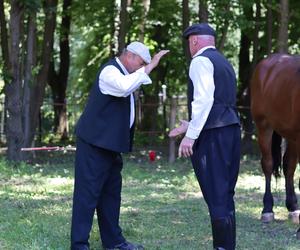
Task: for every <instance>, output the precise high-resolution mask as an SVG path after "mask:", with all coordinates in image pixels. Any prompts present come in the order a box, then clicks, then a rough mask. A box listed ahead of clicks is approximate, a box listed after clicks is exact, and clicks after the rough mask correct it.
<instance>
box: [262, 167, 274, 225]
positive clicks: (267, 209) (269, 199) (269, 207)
mask: <svg viewBox="0 0 300 250" xmlns="http://www.w3.org/2000/svg"><path fill="white" fill-rule="evenodd" d="M262 164H263V163H262ZM265 168H266V167H263V169H265ZM271 168H272V167H271ZM264 174H265V181H266V183H265V184H266V186H265V194H264V199H263V204H264V208H263V211H262V214H261V221H262V222H271V221H273V220H274V212H273V205H274V201H273V195H272V193H271V175H272V171H271V173H269V171H264Z"/></svg>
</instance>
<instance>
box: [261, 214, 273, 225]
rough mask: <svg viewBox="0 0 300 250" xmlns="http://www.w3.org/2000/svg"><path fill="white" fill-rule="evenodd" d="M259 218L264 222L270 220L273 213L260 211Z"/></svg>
mask: <svg viewBox="0 0 300 250" xmlns="http://www.w3.org/2000/svg"><path fill="white" fill-rule="evenodd" d="M260 220H261V221H262V222H264V223H268V222H272V221H273V220H274V213H262V214H261V217H260Z"/></svg>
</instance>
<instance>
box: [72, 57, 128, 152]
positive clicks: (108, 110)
mask: <svg viewBox="0 0 300 250" xmlns="http://www.w3.org/2000/svg"><path fill="white" fill-rule="evenodd" d="M108 65H114V66H115V67H117V68H118V69H119V70H120V72H121V73H122V74H124V72H123V71H122V69H121V67H120V66H119V65H118V63H117V61H116V60H115V59H112V60H110V61H109V62H108V63H106V64H105V65H103V66H102V67H101V68H100V70H99V72H98V74H97V77H96V80H95V83H94V84H93V86H92V89H91V91H90V95H89V98H88V101H87V104H86V107H85V109H84V111H83V113H82V115H81V117H80V118H79V120H78V123H77V125H76V135H77V136H78V137H80V138H81V139H82V140H84V141H85V142H87V143H89V144H92V145H95V146H97V147H101V148H104V149H108V150H112V151H115V152H129V151H131V147H132V139H133V130H134V128H133V127H134V126H132V129H130V127H129V121H130V96H128V97H115V96H111V95H105V94H102V92H101V91H100V88H99V76H100V73H101V71H102V70H103V69H104V67H107V66H108Z"/></svg>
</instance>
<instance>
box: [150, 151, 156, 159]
mask: <svg viewBox="0 0 300 250" xmlns="http://www.w3.org/2000/svg"><path fill="white" fill-rule="evenodd" d="M155 157H156V153H155V151H152V150H151V151H149V160H150V161H155Z"/></svg>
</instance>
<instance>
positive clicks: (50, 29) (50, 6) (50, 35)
mask: <svg viewBox="0 0 300 250" xmlns="http://www.w3.org/2000/svg"><path fill="white" fill-rule="evenodd" d="M56 8H57V0H46V1H45V6H44V11H45V16H46V18H45V26H44V35H43V44H42V53H41V61H40V62H39V64H40V65H41V69H40V71H39V72H38V75H37V81H36V83H35V84H34V86H33V87H32V88H31V93H30V95H31V96H30V101H31V103H30V107H31V109H30V112H31V116H30V117H31V121H30V122H31V126H30V130H31V132H30V135H29V138H26V140H27V141H28V142H29V144H31V142H32V141H33V140H34V134H35V131H36V128H37V125H38V118H39V113H40V107H41V106H42V103H43V99H44V93H45V87H46V83H47V80H48V72H49V66H50V60H51V54H52V50H53V40H54V30H55V25H56Z"/></svg>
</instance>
